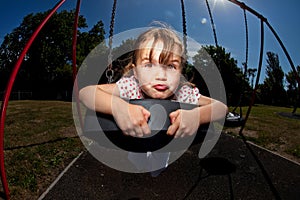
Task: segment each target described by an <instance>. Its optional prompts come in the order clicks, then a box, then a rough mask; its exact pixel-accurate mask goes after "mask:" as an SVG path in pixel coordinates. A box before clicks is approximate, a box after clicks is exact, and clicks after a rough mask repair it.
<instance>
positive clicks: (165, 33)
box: [124, 26, 186, 76]
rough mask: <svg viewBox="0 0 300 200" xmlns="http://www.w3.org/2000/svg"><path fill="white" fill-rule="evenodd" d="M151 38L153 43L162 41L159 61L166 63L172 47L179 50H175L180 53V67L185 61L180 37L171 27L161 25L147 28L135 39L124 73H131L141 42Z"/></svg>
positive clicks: (172, 52)
mask: <svg viewBox="0 0 300 200" xmlns="http://www.w3.org/2000/svg"><path fill="white" fill-rule="evenodd" d="M151 39H153V40H154V41H153V45H152V46H154V45H155V44H156V42H157V41H162V42H163V45H164V46H163V51H162V53H161V55H160V63H162V64H166V62H168V60H169V58H170V56H171V54H174V53H175V52H174V49H175V47H176V49H178V48H179V51H178V52H176V53H177V54H180V56H181V69H182V68H183V66H184V65H185V63H186V55H184V52H185V51H184V45H183V43H182V41H181V39H180V38H179V37H178V35H177V34H176V33H175V31H174V30H173V29H172V28H171V27H167V26H163V27H152V28H150V29H149V30H147V31H145V32H143V33H142V34H140V35H139V37H138V38H137V40H136V41H135V44H134V51H133V53H132V54H131V56H130V58H129V62H128V64H127V65H126V66H125V68H124V75H125V76H130V75H132V72H131V71H132V68H133V67H134V66H136V60H137V58H138V57H139V56H140V54H141V50H143V48H144V47H143V44H145V43H146V42H148V41H149V40H151ZM152 51H153V49H152V50H151V52H150V59H151V53H152Z"/></svg>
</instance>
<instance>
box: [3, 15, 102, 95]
mask: <svg viewBox="0 0 300 200" xmlns="http://www.w3.org/2000/svg"><path fill="white" fill-rule="evenodd" d="M48 12H49V11H47V12H41V13H36V14H29V15H27V16H25V17H24V19H23V21H22V23H21V24H20V26H19V27H17V28H15V29H14V30H13V31H12V32H11V33H10V34H8V35H6V36H5V38H4V41H3V43H2V45H1V47H0V66H1V68H0V70H1V72H2V71H5V72H10V71H11V69H12V67H13V66H14V64H15V62H16V60H17V59H18V57H19V55H20V53H21V51H22V50H23V48H24V46H25V44H26V43H27V41H28V40H29V38H30V37H31V35H32V33H33V32H34V31H35V29H36V28H37V26H38V25H39V24H40V23H41V21H42V20H43V19H44V18H45V17H46V15H47V14H48ZM74 17H75V14H74V11H66V10H63V11H61V12H59V13H55V14H54V15H53V16H52V17H51V18H50V20H49V21H48V23H47V24H46V25H45V26H44V27H43V29H42V30H41V31H40V33H39V34H38V36H37V38H36V39H35V41H34V42H33V44H32V46H31V47H30V49H29V51H28V53H27V55H26V57H25V59H24V61H23V63H22V66H21V69H20V71H19V74H18V78H17V81H16V84H15V88H17V89H27V90H31V91H33V94H37V96H35V98H53V97H54V98H55V96H56V95H57V93H58V91H61V92H63V91H65V90H72V85H73V84H72V67H71V63H72V37H73V26H74ZM83 28H87V24H86V19H85V18H84V17H83V16H79V22H78V29H79V30H78V42H79V44H80V45H78V46H77V64H78V65H80V63H81V62H82V60H83V58H84V57H85V56H86V55H87V54H88V52H89V51H90V49H92V48H94V47H95V46H96V45H97V44H98V43H99V42H101V41H102V40H103V39H104V28H103V23H102V22H101V21H99V22H98V23H97V24H96V25H95V26H94V27H93V28H92V29H91V30H90V31H89V32H88V33H86V32H81V29H83ZM83 44H84V45H83ZM87 47H88V48H87Z"/></svg>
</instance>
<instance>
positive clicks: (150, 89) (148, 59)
mask: <svg viewBox="0 0 300 200" xmlns="http://www.w3.org/2000/svg"><path fill="white" fill-rule="evenodd" d="M153 42H154V40H149V41H146V42H145V43H144V45H145V46H144V45H143V47H142V49H140V50H139V51H140V52H139V54H138V55H139V56H138V58H137V60H136V65H137V66H136V67H134V68H133V70H134V76H135V78H136V79H137V80H138V81H139V86H140V88H141V90H142V91H143V92H144V93H145V94H146V95H147V96H149V97H151V98H155V99H167V98H169V97H170V96H172V95H173V94H174V93H175V91H176V90H177V87H178V85H179V83H180V75H181V56H180V52H181V50H180V48H179V47H177V48H176V46H175V47H174V49H172V52H164V51H163V42H162V41H156V42H155V43H153ZM165 53H167V54H169V56H168V57H167V59H166V60H165V59H162V58H161V57H162V55H163V54H165ZM161 60H164V61H163V63H162V61H161Z"/></svg>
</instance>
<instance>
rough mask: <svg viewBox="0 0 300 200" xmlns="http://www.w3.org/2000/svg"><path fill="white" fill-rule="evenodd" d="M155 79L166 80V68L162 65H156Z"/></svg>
mask: <svg viewBox="0 0 300 200" xmlns="http://www.w3.org/2000/svg"><path fill="white" fill-rule="evenodd" d="M155 78H156V80H161V81H165V80H167V70H166V68H165V67H164V66H163V65H159V66H157V67H156V74H155Z"/></svg>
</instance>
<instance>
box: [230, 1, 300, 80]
mask: <svg viewBox="0 0 300 200" xmlns="http://www.w3.org/2000/svg"><path fill="white" fill-rule="evenodd" d="M228 1H230V2H232V3H234V4H236V5H238V6H240V7H241V8H242V9H245V10H247V11H249V12H250V13H252V14H253V15H255V16H256V17H258V18H260V19H261V20H262V21H264V22H265V23H266V25H267V26H268V28H269V29H270V30H271V32H272V33H273V35H274V36H275V38H276V39H277V42H278V43H279V45H280V47H281V48H282V50H283V51H284V53H285V56H286V57H287V59H288V61H289V63H290V65H291V68H292V70H293V72H294V74H295V77H296V80H297V82H298V84H299V85H300V77H299V75H298V73H297V70H296V68H295V65H294V63H293V61H292V59H291V57H290V55H289V53H288V51H287V50H286V48H285V46H284V44H283V42H282V41H281V39H280V38H279V36H278V34H277V33H276V31H275V30H274V29H273V27H272V26H271V25H270V23H269V22H268V20H267V19H266V18H265V17H264V16H262V15H261V14H259V13H258V12H256V11H255V10H253V9H252V8H250V7H248V6H247V5H246V4H245V3H243V2H240V1H237V0H228Z"/></svg>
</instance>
